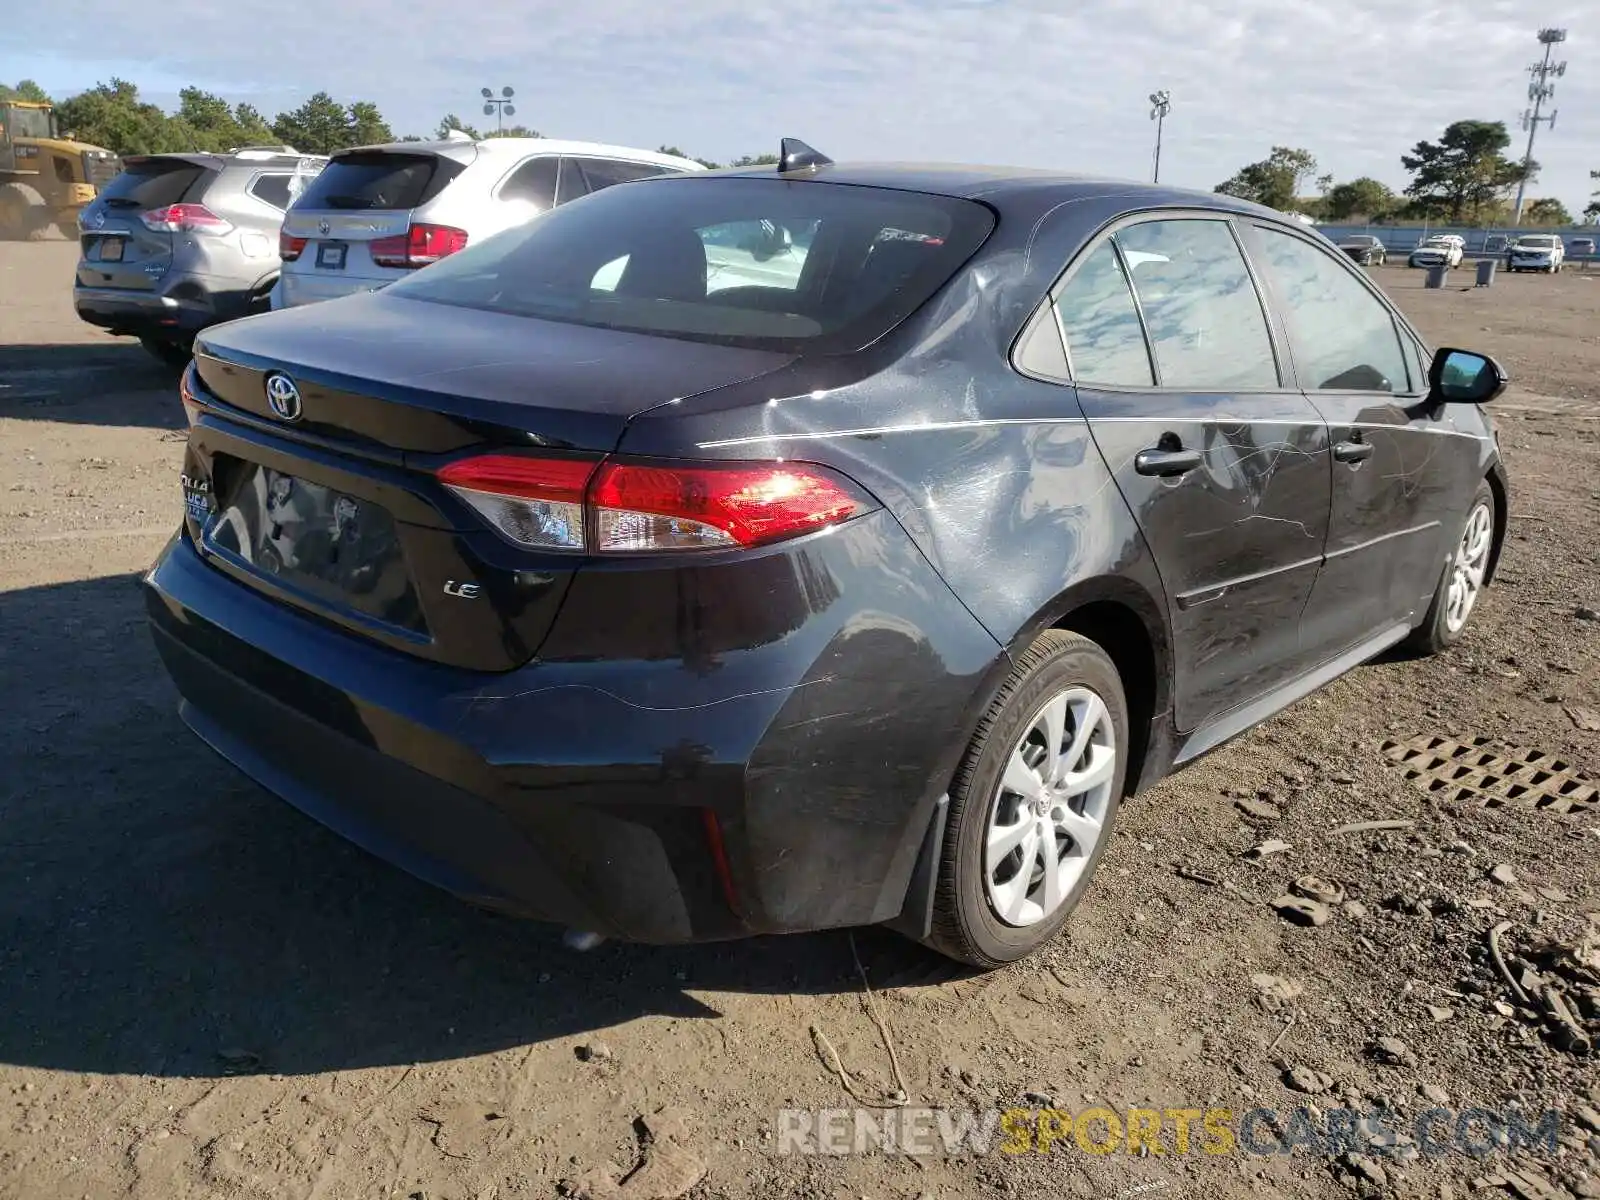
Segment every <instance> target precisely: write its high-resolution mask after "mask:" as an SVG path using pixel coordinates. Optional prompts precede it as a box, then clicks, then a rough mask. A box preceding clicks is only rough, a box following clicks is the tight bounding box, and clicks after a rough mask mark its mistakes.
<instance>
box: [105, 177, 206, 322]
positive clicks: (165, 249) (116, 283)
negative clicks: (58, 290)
mask: <svg viewBox="0 0 1600 1200" xmlns="http://www.w3.org/2000/svg"><path fill="white" fill-rule="evenodd" d="M216 172H217V167H216V166H215V165H213V164H212V163H210V162H209V161H208V160H207V159H206V158H205V157H204V156H198V155H197V156H185V155H150V156H141V157H136V158H129V159H127V160H126V161H125V162H124V164H123V170H122V173H121V174H119V175H118V176H117V177H116V178H115V179H113V180H111V181H110V182H109V183H108V184H106V186H105V188H104V189H102V191H101V192H100V194H99V195H98V196H96V197H95V199H94V200H93V201H92V202H91V203H90V204H89V205H87V206H86V207H85V208H84V211H83V215H82V217H80V218H79V225H80V233H79V237H78V244H79V259H78V274H77V278H78V283H79V284H80V285H81V286H83V287H87V288H119V289H125V290H129V291H152V290H154V289H156V288H158V287H160V285H161V280H162V277H163V276H165V275H166V273H167V271H168V270H169V269H170V268H171V266H172V251H173V240H174V238H175V237H176V236H178V235H176V234H173V233H169V232H165V231H162V230H158V229H152V228H150V226H149V225H147V224H146V223H145V221H144V220H143V217H144V214H145V213H147V212H151V211H154V210H158V209H164V208H168V207H170V206H171V205H174V204H184V203H193V202H196V201H198V199H199V197H200V196H202V195H203V194H204V193H205V190H206V187H207V186H208V185H209V183H210V181H211V180H212V179H213V178H214V177H215V176H216Z"/></svg>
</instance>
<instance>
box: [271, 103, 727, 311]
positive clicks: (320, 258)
mask: <svg viewBox="0 0 1600 1200" xmlns="http://www.w3.org/2000/svg"><path fill="white" fill-rule="evenodd" d="M704 169H705V168H704V167H702V166H701V165H700V164H699V163H697V162H693V161H691V160H689V159H686V158H676V157H674V156H672V155H670V154H656V153H653V152H651V151H648V150H634V149H629V148H627V147H625V146H602V145H597V144H595V143H592V142H562V141H554V140H551V139H547V138H485V139H483V140H482V141H474V140H472V139H471V138H469V137H467V136H466V135H464V134H463V135H460V136H458V137H452V138H450V139H447V140H445V141H442V142H394V143H391V144H389V145H386V146H363V147H360V148H359V149H355V150H344V151H341V152H339V153H337V154H335V155H334V156H333V157H332V159H331V160H330V161H329V163H328V165H327V167H326V168H325V169H324V170H323V172H322V174H320V175H319V176H317V178H316V180H315V181H314V182H313V183H312V184H311V185H310V186H309V187H307V188H306V190H305V191H304V192H303V193H302V194H301V195H300V198H299V199H298V200H296V201H295V204H294V206H293V207H292V208H291V209H290V210H289V212H288V214H287V215H286V216H285V217H284V221H283V231H282V233H281V235H280V236H279V244H278V256H279V257H280V258H281V259H283V270H282V273H281V274H280V275H279V277H278V284H277V286H276V287H274V288H273V290H272V307H273V308H290V307H293V306H295V305H299V304H312V303H315V302H316V301H318V300H331V299H333V298H335V297H337V296H346V295H349V294H351V293H352V292H372V291H377V290H378V289H379V288H381V287H384V286H385V285H386V284H390V283H393V282H394V281H395V280H396V279H403V278H405V276H406V275H407V274H408V273H409V272H411V271H413V270H415V269H416V268H418V267H425V266H427V265H428V264H429V263H431V262H437V261H438V260H439V259H441V258H443V257H445V255H447V254H454V253H455V252H456V251H457V250H460V249H461V248H462V247H464V246H466V245H467V244H468V242H479V241H482V240H483V239H484V238H486V237H489V236H490V235H492V234H496V233H499V232H500V231H501V230H503V229H508V228H510V227H511V226H513V225H518V224H521V223H522V222H523V221H526V220H528V219H529V218H530V217H535V216H538V215H539V214H540V213H543V212H546V211H548V210H549V209H551V208H554V207H555V206H556V205H558V204H565V203H567V201H569V200H576V199H577V198H578V197H580V196H586V195H588V194H589V193H590V192H595V191H599V190H600V189H601V188H605V187H610V186H611V185H612V184H614V183H624V182H626V181H628V180H630V179H642V178H644V177H645V176H648V175H664V174H667V173H669V172H675V171H701V170H704Z"/></svg>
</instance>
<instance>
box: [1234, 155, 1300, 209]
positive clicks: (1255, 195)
mask: <svg viewBox="0 0 1600 1200" xmlns="http://www.w3.org/2000/svg"><path fill="white" fill-rule="evenodd" d="M1316 173H1317V160H1316V158H1315V156H1313V155H1312V154H1311V152H1310V151H1309V150H1300V149H1296V148H1293V147H1290V146H1274V147H1273V148H1272V153H1271V154H1269V155H1267V157H1266V158H1264V159H1262V160H1261V161H1260V162H1253V163H1251V164H1249V165H1248V166H1246V167H1241V168H1240V169H1239V172H1238V173H1237V174H1236V175H1234V176H1233V177H1232V178H1231V179H1225V180H1223V181H1222V182H1221V183H1219V184H1217V186H1216V189H1215V190H1216V191H1217V192H1219V193H1221V194H1222V195H1224V196H1237V197H1238V198H1239V199H1241V200H1253V201H1255V202H1256V203H1257V204H1264V205H1266V206H1267V207H1268V208H1276V209H1278V210H1280V211H1283V212H1288V211H1290V210H1292V209H1293V208H1294V207H1295V198H1296V197H1297V196H1298V195H1299V194H1300V185H1301V183H1302V182H1303V181H1305V180H1306V179H1309V178H1311V177H1313V176H1314V175H1316Z"/></svg>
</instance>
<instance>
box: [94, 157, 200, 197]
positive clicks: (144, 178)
mask: <svg viewBox="0 0 1600 1200" xmlns="http://www.w3.org/2000/svg"><path fill="white" fill-rule="evenodd" d="M215 174H216V172H214V171H211V170H208V169H207V168H205V167H202V166H199V165H198V164H196V163H191V162H186V161H184V160H183V159H181V158H166V159H162V158H152V159H147V160H145V161H144V162H137V163H129V164H128V166H127V167H126V168H125V169H124V170H123V172H122V174H120V175H118V176H117V177H116V178H115V179H113V180H112V181H111V182H110V183H108V184H106V186H105V188H104V190H103V191H101V193H100V196H101V199H103V200H104V201H105V202H106V203H107V204H109V205H110V206H111V207H113V208H141V209H148V208H165V207H166V206H167V205H169V204H181V203H182V202H183V201H184V200H186V199H191V200H192V199H195V198H197V197H198V196H199V195H200V194H201V193H202V192H204V191H205V189H206V185H207V184H209V183H210V182H211V179H212V178H213V176H215Z"/></svg>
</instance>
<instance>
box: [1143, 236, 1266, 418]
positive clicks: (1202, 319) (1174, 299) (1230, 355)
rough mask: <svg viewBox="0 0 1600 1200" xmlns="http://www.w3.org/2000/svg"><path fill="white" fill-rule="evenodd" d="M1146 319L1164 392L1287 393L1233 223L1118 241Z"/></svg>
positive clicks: (1258, 297)
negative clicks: (1275, 390)
mask: <svg viewBox="0 0 1600 1200" xmlns="http://www.w3.org/2000/svg"><path fill="white" fill-rule="evenodd" d="M1116 240H1117V245H1118V246H1119V247H1120V248H1121V250H1122V256H1123V261H1124V262H1126V263H1127V264H1128V270H1129V273H1130V274H1131V275H1132V277H1133V290H1134V292H1135V293H1137V295H1138V297H1139V305H1140V308H1141V309H1142V310H1143V312H1144V322H1145V329H1146V331H1147V332H1148V333H1149V336H1150V348H1151V352H1152V353H1153V354H1154V356H1155V360H1156V369H1157V371H1158V372H1159V373H1160V377H1161V386H1162V387H1168V388H1189V389H1192V390H1194V391H1232V390H1235V389H1248V388H1275V387H1277V386H1279V382H1278V367H1277V362H1276V360H1275V359H1274V358H1273V355H1272V337H1271V335H1270V334H1269V333H1268V332H1267V319H1266V314H1265V313H1264V312H1263V310H1262V308H1261V297H1260V296H1259V294H1258V293H1257V292H1256V288H1255V284H1254V282H1253V281H1252V280H1251V278H1250V272H1249V270H1248V269H1247V268H1246V267H1245V263H1244V256H1243V255H1242V254H1241V253H1240V252H1239V245H1238V243H1237V242H1235V241H1234V238H1233V232H1232V230H1231V229H1230V227H1229V226H1228V223H1227V222H1225V221H1214V220H1203V219H1198V218H1196V219H1189V218H1175V219H1173V220H1169V221H1147V222H1144V223H1143V224H1139V225H1133V226H1130V227H1129V228H1127V229H1124V230H1122V231H1121V232H1120V233H1118V234H1117V235H1116Z"/></svg>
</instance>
